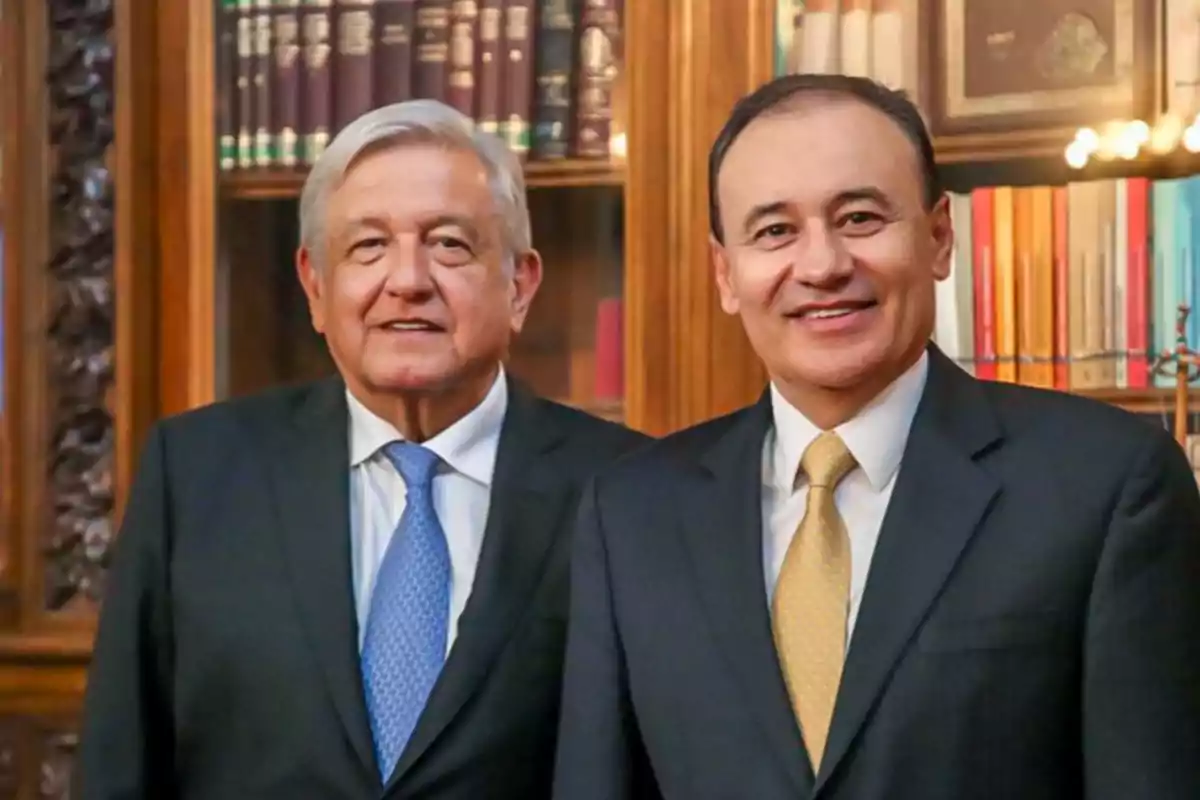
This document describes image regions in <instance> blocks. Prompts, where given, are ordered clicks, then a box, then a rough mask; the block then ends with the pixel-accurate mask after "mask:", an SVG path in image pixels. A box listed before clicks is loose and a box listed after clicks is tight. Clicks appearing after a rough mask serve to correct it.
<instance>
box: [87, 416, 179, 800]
mask: <svg viewBox="0 0 1200 800" xmlns="http://www.w3.org/2000/svg"><path fill="white" fill-rule="evenodd" d="M163 455H164V449H163V438H162V434H161V432H160V430H159V429H158V428H157V427H156V428H155V429H154V430H153V431H152V432H151V434H150V436H149V440H148V442H147V444H146V446H145V448H144V450H143V452H142V456H141V459H140V461H139V464H138V469H137V476H136V478H135V480H134V484H133V488H132V490H131V492H130V495H129V498H128V501H127V503H126V509H125V515H124V522H123V524H122V525H121V530H120V533H119V534H118V538H117V542H116V545H115V552H114V555H113V563H112V566H111V570H110V572H109V576H108V579H107V581H108V582H107V584H106V593H105V597H104V602H103V606H102V609H101V612H100V622H99V627H98V630H97V634H96V640H95V645H94V648H93V655H92V663H91V668H90V671H89V675H88V686H87V692H86V695H85V699H84V708H83V719H82V724H81V731H80V749H79V754H78V760H77V763H76V774H75V777H74V791H73V793H72V796H73V797H75V798H76V800H135V798H136V799H137V800H143V799H144V800H151V798H153V799H154V800H170V798H172V797H175V791H174V788H173V786H172V781H171V775H172V772H173V769H172V766H173V765H172V756H173V750H174V741H173V736H172V724H171V696H170V686H171V661H172V657H171V632H170V611H169V606H168V595H167V556H166V547H167V542H168V538H169V529H168V528H169V514H168V512H167V485H166V475H165V463H164V457H163Z"/></svg>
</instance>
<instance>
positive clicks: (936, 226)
mask: <svg viewBox="0 0 1200 800" xmlns="http://www.w3.org/2000/svg"><path fill="white" fill-rule="evenodd" d="M929 233H930V236H931V237H932V239H933V264H932V267H933V277H934V278H935V279H937V280H939V281H944V280H946V278H948V277H950V267H951V261H952V259H953V257H954V221H953V220H952V219H951V217H950V195H948V194H943V195H942V197H941V199H940V200H938V201H937V203H936V204H935V205H934V206H933V210H932V211H930V212H929Z"/></svg>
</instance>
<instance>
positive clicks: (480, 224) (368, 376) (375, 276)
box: [297, 143, 541, 394]
mask: <svg viewBox="0 0 1200 800" xmlns="http://www.w3.org/2000/svg"><path fill="white" fill-rule="evenodd" d="M321 234H322V241H323V242H324V243H325V247H324V250H323V252H320V253H310V252H308V251H306V250H304V249H301V250H300V252H299V253H298V257H297V269H298V272H299V275H300V280H301V282H302V283H303V284H304V289H305V293H306V294H307V296H308V302H309V310H310V313H311V316H312V322H313V327H314V328H315V329H316V330H317V331H318V332H319V333H322V334H324V336H325V339H326V341H327V343H328V346H329V350H330V353H331V355H332V356H333V359H334V361H335V362H336V363H337V365H338V369H339V370H340V371H341V373H342V375H343V377H344V378H345V380H346V382H347V384H348V385H349V386H350V387H351V388H352V389H355V388H357V389H360V390H363V391H366V392H368V393H382V394H393V393H394V394H404V393H418V394H421V393H430V392H433V393H436V392H440V391H443V390H445V389H447V388H450V387H452V386H454V385H456V384H457V383H458V382H459V381H460V380H462V379H467V378H470V377H472V376H476V377H478V376H482V375H484V374H490V372H491V370H492V369H493V368H494V366H495V365H496V363H497V362H498V361H499V360H500V359H502V358H503V357H504V355H505V353H506V352H507V348H508V344H509V340H510V338H511V336H512V335H513V334H514V333H516V332H519V331H520V329H521V326H522V325H523V324H524V321H525V315H526V313H527V311H528V309H529V304H530V302H531V301H532V300H533V296H534V294H535V293H536V291H537V287H538V284H539V283H540V281H541V262H540V260H539V258H538V256H537V254H536V253H533V252H530V253H526V254H519V255H518V256H517V257H516V258H515V259H514V260H513V263H512V264H511V266H507V265H506V259H505V255H506V251H505V244H504V240H503V235H502V225H501V220H500V217H499V215H498V209H497V208H496V204H495V201H494V200H493V198H492V194H491V192H490V191H489V188H488V183H487V175H486V173H485V171H484V167H483V165H482V164H481V163H480V161H479V159H478V158H477V157H476V156H475V155H474V154H473V153H471V152H469V151H466V150H454V149H448V148H445V147H442V146H438V145H432V144H424V143H421V144H415V143H413V144H402V145H397V146H393V147H388V148H386V149H381V150H377V151H374V152H370V153H368V154H366V155H364V156H362V157H361V158H360V159H359V160H358V161H357V162H355V163H354V164H353V165H352V166H351V168H350V169H349V171H348V172H347V173H346V175H345V178H344V179H343V181H342V182H341V184H340V185H339V186H338V187H337V188H336V189H335V190H334V191H333V192H332V193H331V194H330V195H329V197H328V202H327V205H326V209H325V217H324V220H323V228H322V231H321Z"/></svg>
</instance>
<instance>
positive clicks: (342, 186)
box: [327, 143, 496, 223]
mask: <svg viewBox="0 0 1200 800" xmlns="http://www.w3.org/2000/svg"><path fill="white" fill-rule="evenodd" d="M327 211H328V213H329V217H330V221H331V222H333V221H344V220H352V219H355V218H358V217H362V216H373V217H380V218H387V219H392V220H394V221H396V222H411V223H416V222H419V221H420V220H422V219H424V218H429V217H439V216H445V215H454V216H462V217H472V218H477V219H478V220H479V221H480V222H481V223H482V222H484V221H491V220H492V219H494V217H495V214H496V209H495V203H494V201H493V198H492V194H491V191H490V188H489V184H488V176H487V171H486V169H485V168H484V166H483V163H482V162H481V161H480V159H479V158H478V156H476V155H475V154H474V153H472V152H470V151H469V150H465V149H459V148H450V147H446V146H444V145H439V144H425V143H405V144H400V145H395V146H392V147H388V148H385V149H380V150H376V151H374V152H371V153H367V154H364V155H363V156H361V157H360V158H358V159H356V160H355V161H354V162H353V163H352V164H351V165H350V166H349V168H348V169H347V170H346V172H345V173H344V174H343V175H342V178H341V180H340V181H339V182H338V183H337V185H336V186H335V187H334V190H333V192H332V193H331V195H330V197H329V204H328V207H327Z"/></svg>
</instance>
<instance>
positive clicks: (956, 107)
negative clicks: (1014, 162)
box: [922, 0, 1158, 160]
mask: <svg viewBox="0 0 1200 800" xmlns="http://www.w3.org/2000/svg"><path fill="white" fill-rule="evenodd" d="M923 3H924V10H925V11H926V13H924V14H923V15H922V17H923V20H924V21H925V23H926V24H927V25H928V26H929V37H928V39H927V41H930V42H931V46H930V47H929V48H928V50H927V57H928V60H927V62H926V66H927V67H928V70H927V73H926V76H927V79H928V83H929V89H930V91H929V95H928V104H927V112H928V115H929V122H930V128H931V130H932V133H933V135H934V137H935V139H936V141H937V147H938V150H939V152H940V153H941V154H943V155H944V156H946V157H948V160H958V159H966V158H971V159H976V158H981V157H983V158H986V157H989V156H995V157H1007V156H1029V155H1039V154H1051V153H1061V151H1062V148H1063V147H1064V146H1065V145H1066V144H1067V143H1068V142H1069V141H1070V139H1071V136H1072V135H1073V133H1074V131H1075V130H1076V129H1077V128H1079V127H1081V126H1086V125H1098V124H1102V123H1104V122H1107V121H1109V120H1113V119H1147V120H1149V119H1150V118H1151V117H1152V115H1153V113H1154V111H1155V108H1156V105H1157V104H1156V102H1155V97H1156V80H1157V79H1156V72H1157V70H1156V68H1155V67H1156V63H1157V44H1156V42H1157V36H1156V24H1157V12H1156V7H1157V5H1158V4H1156V3H1152V2H1148V0H1038V2H1036V3H1014V2H1012V0H923Z"/></svg>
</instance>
